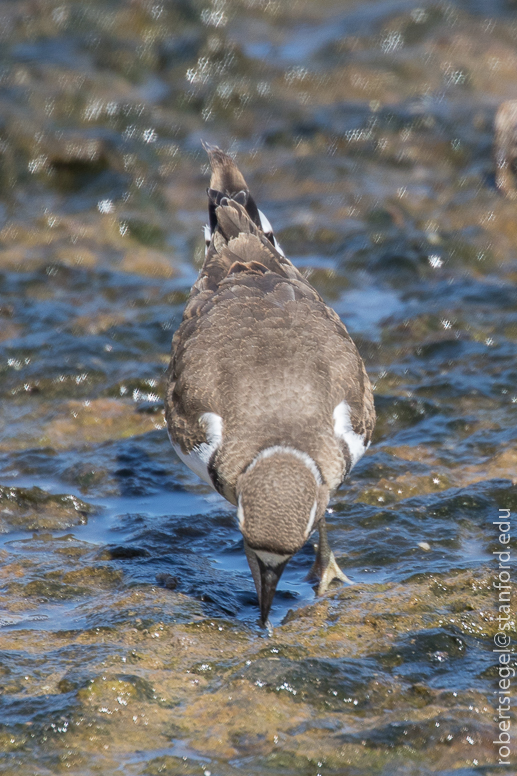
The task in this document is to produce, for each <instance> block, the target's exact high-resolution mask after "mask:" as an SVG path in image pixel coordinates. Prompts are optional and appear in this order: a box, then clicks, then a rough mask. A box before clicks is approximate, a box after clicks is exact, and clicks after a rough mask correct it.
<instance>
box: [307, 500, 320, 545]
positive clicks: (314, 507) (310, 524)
mask: <svg viewBox="0 0 517 776" xmlns="http://www.w3.org/2000/svg"><path fill="white" fill-rule="evenodd" d="M317 508H318V502H317V501H315V502H314V504H313V505H312V509H311V513H310V515H309V522H308V523H307V528H306V529H305V538H306V539H308V538H309V536H310V534H311V531H312V529H313V527H314V518H315V517H316V510H317Z"/></svg>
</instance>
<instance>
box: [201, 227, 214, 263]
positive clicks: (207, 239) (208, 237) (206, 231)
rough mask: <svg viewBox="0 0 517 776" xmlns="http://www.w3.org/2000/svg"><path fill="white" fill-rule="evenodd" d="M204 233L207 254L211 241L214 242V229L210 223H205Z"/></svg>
mask: <svg viewBox="0 0 517 776" xmlns="http://www.w3.org/2000/svg"><path fill="white" fill-rule="evenodd" d="M203 234H204V235H205V256H206V254H207V253H208V249H209V248H210V243H211V242H212V230H211V229H210V227H209V226H208V224H205V226H204V227H203Z"/></svg>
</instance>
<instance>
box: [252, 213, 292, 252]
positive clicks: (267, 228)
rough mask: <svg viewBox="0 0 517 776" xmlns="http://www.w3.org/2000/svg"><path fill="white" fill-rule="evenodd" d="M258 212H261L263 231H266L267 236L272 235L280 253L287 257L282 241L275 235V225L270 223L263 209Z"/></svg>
mask: <svg viewBox="0 0 517 776" xmlns="http://www.w3.org/2000/svg"><path fill="white" fill-rule="evenodd" d="M258 214H259V218H260V226H261V227H262V231H263V232H264V234H265V235H266V236H268V237H269V236H271V237H272V238H273V245H274V246H275V248H276V249H277V251H278V253H279V254H280V255H281V256H284V257H285V253H284V252H283V250H282V248H281V247H280V243H279V242H278V240H277V239H276V237H275V234H274V232H273V227H272V226H271V224H270V223H269V219H268V218H266V216H265V215H264V213H263V212H262V210H259V212H258Z"/></svg>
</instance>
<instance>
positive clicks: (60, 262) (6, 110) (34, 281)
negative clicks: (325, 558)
mask: <svg viewBox="0 0 517 776" xmlns="http://www.w3.org/2000/svg"><path fill="white" fill-rule="evenodd" d="M0 42H1V45H0V291H1V296H0V321H1V325H0V394H1V404H0V585H1V592H0V623H1V629H0V678H1V682H2V686H3V692H2V696H1V699H0V752H1V756H0V773H1V774H13V775H14V774H31V775H32V774H37V776H40V775H41V776H50V774H52V775H53V774H61V773H73V774H76V775H77V776H87V775H88V776H89V775H90V774H108V773H110V774H111V773H125V774H131V775H134V776H137V775H139V774H142V775H143V774H148V775H150V776H154V775H155V774H156V775H157V774H171V775H176V774H205V776H208V774H212V776H227V775H228V776H230V775H232V776H234V775H236V774H257V775H262V774H264V775H266V776H267V775H269V774H271V776H276V774H292V775H293V776H294V775H296V776H298V774H302V776H316V775H317V774H321V776H325V775H326V774H342V775H343V776H370V774H373V775H374V776H376V775H379V776H381V775H382V776H388V775H391V774H397V775H398V774H402V775H403V776H428V775H429V774H440V775H441V776H449V775H452V774H455V775H456V776H474V774H483V776H490V775H491V774H495V773H496V772H500V770H497V767H496V765H497V752H496V750H495V747H494V745H493V743H492V741H493V738H494V733H495V730H496V728H495V722H494V706H495V702H494V689H495V688H496V672H495V669H494V655H493V653H492V651H491V650H492V646H493V645H492V637H493V634H494V633H495V632H496V631H497V626H496V623H495V621H494V612H495V604H496V600H495V595H494V591H493V590H492V587H491V585H492V579H493V574H494V561H493V556H492V552H493V550H494V549H495V548H496V547H497V534H496V531H495V527H494V526H493V525H492V520H494V519H496V517H497V515H498V510H499V509H512V510H515V509H516V508H517V492H516V489H515V485H514V484H513V481H514V478H515V473H516V463H517V453H516V448H515V443H516V439H517V424H516V421H515V410H516V407H517V367H516V359H515V356H516V341H517V292H516V286H515V282H516V280H517V266H516V254H517V229H516V218H515V200H512V199H511V198H504V197H503V196H502V195H501V194H500V193H499V192H498V191H497V189H496V188H495V182H494V181H495V177H494V173H495V169H494V156H493V142H494V137H493V136H494V133H493V121H494V115H495V112H496V110H497V108H498V106H499V104H500V103H501V102H503V101H504V100H507V99H517V80H516V78H515V72H516V70H515V67H516V64H515V63H516V62H517V6H516V5H515V3H514V2H512V1H511V0H508V1H507V2H506V1H505V0H498V2H491V3H489V4H488V3H483V2H475V1H474V0H471V1H469V0H461V1H460V0H458V1H457V2H449V3H441V2H429V0H421V2H419V3H416V2H412V1H411V0H400V2H398V1H397V0H388V1H384V0H368V1H366V2H351V1H349V0H340V2H335V1H333V0H321V2H318V3H315V2H311V1H310V0H292V1H291V2H284V0H279V2H266V1H265V0H264V2H262V0H227V1H226V2H225V0H199V2H198V1H197V0H182V1H181V2H179V1H177V2H173V1H172V0H164V1H163V2H159V0H157V2H154V1H153V0H131V2H130V1H129V0H127V1H124V0H102V2H101V0H98V1H96V0H89V1H88V2H73V1H72V0H59V1H58V0H41V2H34V1H33V0H16V2H15V1H14V0H12V1H11V2H9V0H5V1H4V2H3V3H1V5H0ZM201 139H204V140H207V141H208V142H215V143H218V144H220V145H221V146H223V147H225V148H228V149H230V151H232V152H236V153H237V154H238V158H239V162H240V164H241V167H242V169H243V171H244V173H245V175H246V177H247V180H248V183H249V184H250V187H251V188H252V190H253V191H254V192H255V195H256V198H257V199H258V201H259V203H260V204H261V207H262V209H263V210H264V212H265V213H266V214H267V216H268V217H269V219H270V220H271V222H272V223H273V225H274V227H275V230H276V232H277V235H278V237H279V239H280V242H281V243H282V246H283V247H284V249H285V251H286V253H287V255H288V256H289V257H290V258H292V259H293V260H294V261H295V263H296V264H297V266H299V267H300V268H304V269H305V270H306V271H307V272H308V273H309V276H310V278H311V282H312V283H313V284H314V285H315V287H316V288H317V289H318V290H319V291H320V293H321V294H322V295H323V296H324V298H325V299H326V300H327V301H328V302H329V303H330V304H332V306H333V307H334V308H335V309H336V310H337V311H338V313H339V314H340V316H341V317H342V319H343V321H344V322H345V323H346V324H347V326H348V327H349V330H350V332H351V334H352V335H353V337H354V339H355V341H356V343H357V345H358V347H359V349H360V351H361V353H362V355H363V357H364V359H365V361H366V364H367V368H368V371H369V374H370V376H371V378H372V382H373V383H374V384H375V397H376V407H377V413H378V424H377V429H376V433H375V438H374V444H373V445H372V447H371V449H370V452H369V454H368V455H367V456H366V457H365V458H363V459H362V461H361V462H360V463H359V464H358V466H357V467H356V469H355V470H354V472H353V477H352V478H351V480H350V481H349V482H347V483H345V485H344V486H342V488H341V489H340V490H339V492H338V493H337V494H336V496H335V498H334V500H333V502H332V503H331V510H330V512H329V515H328V524H329V536H330V541H331V543H332V546H333V548H334V552H335V554H336V556H337V558H338V560H339V562H340V564H341V566H342V567H343V569H344V570H345V571H346V573H347V574H348V575H349V576H350V577H351V578H352V579H353V580H354V582H355V584H354V585H353V586H352V587H346V588H345V587H342V586H339V585H336V586H335V587H333V588H332V589H331V590H330V591H329V593H328V594H327V595H326V596H325V597H324V598H322V599H317V598H316V597H315V591H314V589H313V587H312V586H311V585H310V584H309V583H308V582H306V581H305V579H304V578H305V575H306V573H307V572H308V570H309V569H310V567H311V564H312V561H313V556H314V553H313V549H312V547H311V546H310V545H307V546H306V547H305V548H304V550H303V551H302V552H300V553H299V555H298V556H296V558H294V559H293V561H292V562H291V563H290V564H289V566H288V568H287V570H286V572H285V574H284V576H283V577H282V581H281V584H280V586H279V591H278V594H277V596H276V598H275V604H274V610H273V615H272V620H273V624H274V626H275V628H274V633H273V635H272V636H271V637H270V638H267V636H265V634H264V633H263V632H262V631H261V630H260V628H259V627H258V625H257V602H256V595H255V591H254V586H253V582H252V579H251V575H250V572H249V569H248V567H247V563H246V560H245V556H244V553H243V548H242V541H241V538H240V534H239V532H238V530H237V527H236V522H235V517H234V510H233V508H231V507H230V506H229V505H228V504H227V503H226V502H225V501H224V500H223V499H221V498H220V497H219V496H217V495H215V494H214V493H212V492H211V491H210V490H209V488H208V487H205V485H203V484H201V483H200V482H199V481H198V480H197V478H196V477H195V475H193V474H192V473H190V472H189V471H188V470H186V469H185V467H184V466H183V464H181V463H180V461H179V460H178V459H177V458H176V457H175V455H174V453H173V452H172V450H171V448H170V444H169V441H168V438H167V434H166V431H165V428H164V417H163V403H162V396H163V391H164V370H165V369H166V366H167V363H168V359H169V349H170V341H171V337H172V333H173V332H174V330H175V328H176V327H177V325H178V324H179V321H180V320H181V315H182V310H183V305H184V302H185V299H186V296H187V294H188V290H189V288H190V285H191V284H192V282H193V281H194V279H195V277H196V275H197V272H198V270H199V267H200V264H201V261H202V256H203V235H202V226H203V224H204V221H205V198H206V195H205V189H206V186H207V181H208V178H207V173H208V170H207V160H206V158H205V154H204V152H203V151H202V148H201V142H200V141H201ZM512 547H513V548H515V543H514V544H513V545H512ZM510 770H511V767H510ZM506 771H507V772H509V770H508V769H506Z"/></svg>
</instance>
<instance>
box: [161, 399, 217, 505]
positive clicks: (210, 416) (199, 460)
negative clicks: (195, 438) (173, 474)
mask: <svg viewBox="0 0 517 776" xmlns="http://www.w3.org/2000/svg"><path fill="white" fill-rule="evenodd" d="M198 422H199V423H204V425H205V434H206V442H202V443H201V444H200V445H198V446H197V447H194V448H193V449H192V450H191V451H190V453H188V454H186V453H184V452H183V450H182V449H181V447H180V446H179V445H177V444H176V443H175V442H174V441H173V440H172V439H171V444H172V446H173V448H174V451H175V453H176V455H177V456H178V457H179V458H181V460H182V461H183V463H185V464H186V465H187V466H188V468H189V469H190V470H191V471H193V472H194V474H197V476H198V477H200V478H201V479H202V480H204V481H205V482H207V483H208V484H209V485H211V486H212V488H213V487H214V483H213V482H212V479H211V477H210V474H209V473H208V464H209V463H210V459H211V458H212V456H213V454H214V453H215V452H216V451H217V450H218V448H219V447H220V446H221V443H222V441H223V419H222V417H221V416H220V415H217V413H215V412H204V413H203V414H202V415H200V416H199V420H198ZM214 490H215V488H214Z"/></svg>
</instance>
